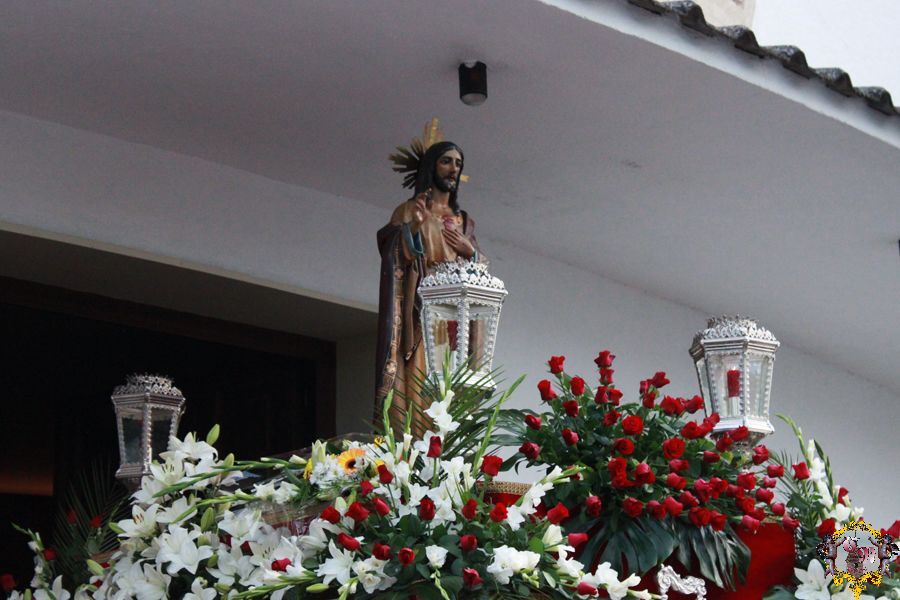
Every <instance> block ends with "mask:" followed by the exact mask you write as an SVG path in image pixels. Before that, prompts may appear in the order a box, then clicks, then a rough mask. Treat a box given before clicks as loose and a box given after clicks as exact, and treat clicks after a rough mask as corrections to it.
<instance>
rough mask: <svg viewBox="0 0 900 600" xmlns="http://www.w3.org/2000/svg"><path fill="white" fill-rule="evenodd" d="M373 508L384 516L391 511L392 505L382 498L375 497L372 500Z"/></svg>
mask: <svg viewBox="0 0 900 600" xmlns="http://www.w3.org/2000/svg"><path fill="white" fill-rule="evenodd" d="M372 508H373V509H375V512H377V513H378V514H379V515H381V516H382V517H383V516H385V515H386V514H388V513H389V512H391V507H390V506H389V505H388V503H387V502H385V501H384V500H382V499H381V498H374V499H373V500H372Z"/></svg>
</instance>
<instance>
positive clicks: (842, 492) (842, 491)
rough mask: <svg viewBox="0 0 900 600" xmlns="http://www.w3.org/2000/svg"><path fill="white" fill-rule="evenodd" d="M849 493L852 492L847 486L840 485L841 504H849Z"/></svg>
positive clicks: (839, 497)
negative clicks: (847, 501)
mask: <svg viewBox="0 0 900 600" xmlns="http://www.w3.org/2000/svg"><path fill="white" fill-rule="evenodd" d="M849 493H850V492H849V491H848V490H847V488H845V487H844V486H841V487H839V488H838V497H837V501H838V502H839V503H840V504H847V503H846V502H844V498H846V497H847V494H849ZM848 506H849V505H848ZM891 537H893V536H891Z"/></svg>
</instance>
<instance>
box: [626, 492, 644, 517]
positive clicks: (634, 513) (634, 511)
mask: <svg viewBox="0 0 900 600" xmlns="http://www.w3.org/2000/svg"><path fill="white" fill-rule="evenodd" d="M622 510H624V511H625V514H626V515H628V516H629V517H631V518H632V519H634V518H637V517H638V516H639V515H640V514H641V513H642V512H644V503H643V502H641V501H640V500H638V499H637V498H632V497H631V496H628V497H627V498H625V499H624V500H622Z"/></svg>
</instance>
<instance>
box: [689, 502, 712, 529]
mask: <svg viewBox="0 0 900 600" xmlns="http://www.w3.org/2000/svg"><path fill="white" fill-rule="evenodd" d="M688 519H690V520H691V523H693V524H694V526H695V527H703V526H704V525H709V522H710V521H711V520H712V513H711V512H709V509H708V508H704V507H702V506H695V507H694V508H692V509H691V510H689V511H688Z"/></svg>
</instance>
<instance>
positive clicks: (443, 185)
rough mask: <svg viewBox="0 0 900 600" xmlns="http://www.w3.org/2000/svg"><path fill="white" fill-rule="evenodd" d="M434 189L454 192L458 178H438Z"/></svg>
mask: <svg viewBox="0 0 900 600" xmlns="http://www.w3.org/2000/svg"><path fill="white" fill-rule="evenodd" d="M434 187H436V188H437V189H438V190H440V191H442V192H452V191H453V190H455V189H456V178H455V177H447V178H446V179H441V178H440V177H436V178H435V180H434Z"/></svg>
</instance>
